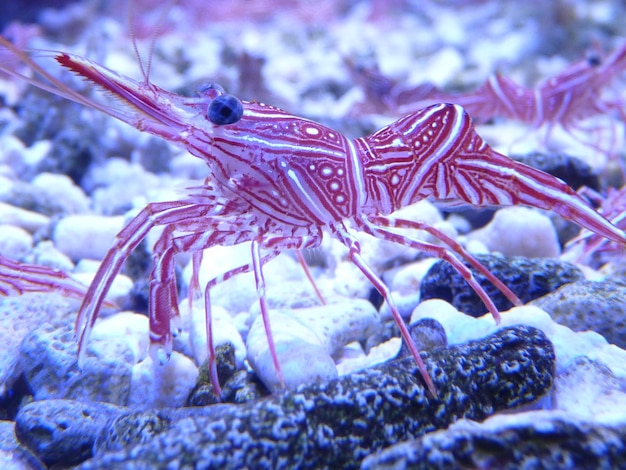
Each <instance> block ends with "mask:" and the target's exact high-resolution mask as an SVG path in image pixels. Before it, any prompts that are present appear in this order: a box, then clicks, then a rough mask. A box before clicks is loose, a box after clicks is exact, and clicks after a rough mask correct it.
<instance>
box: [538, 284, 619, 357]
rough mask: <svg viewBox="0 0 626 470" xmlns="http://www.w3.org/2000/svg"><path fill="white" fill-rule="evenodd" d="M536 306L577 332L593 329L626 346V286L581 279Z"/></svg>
mask: <svg viewBox="0 0 626 470" xmlns="http://www.w3.org/2000/svg"><path fill="white" fill-rule="evenodd" d="M533 305H536V306H537V307H539V308H541V309H543V310H545V311H546V312H548V313H549V314H550V315H551V316H552V319H553V320H554V321H555V322H557V323H560V324H561V325H565V326H567V327H569V328H571V329H572V330H574V331H585V330H593V331H595V332H596V333H599V334H601V335H602V336H604V338H605V339H606V340H607V341H608V342H609V343H613V344H615V345H617V346H619V347H620V348H625V347H626V285H624V284H621V283H618V282H613V281H602V282H596V281H579V282H574V283H572V284H567V285H564V286H562V287H560V288H559V289H558V290H556V291H554V292H552V293H550V294H548V295H545V296H544V297H541V298H540V299H537V300H535V301H534V302H533Z"/></svg>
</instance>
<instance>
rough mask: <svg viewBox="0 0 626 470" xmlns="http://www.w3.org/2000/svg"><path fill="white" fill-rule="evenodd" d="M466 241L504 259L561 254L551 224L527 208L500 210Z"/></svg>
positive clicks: (543, 216) (549, 256)
mask: <svg viewBox="0 0 626 470" xmlns="http://www.w3.org/2000/svg"><path fill="white" fill-rule="evenodd" d="M468 238H470V239H476V240H479V241H482V242H483V243H484V244H485V245H486V246H487V248H489V250H491V251H492V252H499V253H502V254H503V255H505V256H526V257H531V258H534V257H546V258H553V257H557V256H559V255H560V254H561V247H560V245H559V240H558V237H557V233H556V229H555V228H554V225H553V224H552V221H551V220H550V219H549V218H548V217H547V216H546V215H544V214H542V213H540V212H538V211H537V210H534V209H529V208H527V207H507V208H504V209H500V210H499V211H497V212H496V214H495V215H494V218H493V220H492V221H491V222H490V223H489V224H487V225H486V226H485V227H483V228H482V229H479V230H476V231H474V232H473V233H472V234H470V235H468Z"/></svg>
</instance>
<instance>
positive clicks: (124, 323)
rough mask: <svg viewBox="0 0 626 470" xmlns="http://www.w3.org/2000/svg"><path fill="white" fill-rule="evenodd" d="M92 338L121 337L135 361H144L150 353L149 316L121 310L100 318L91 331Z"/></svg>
mask: <svg viewBox="0 0 626 470" xmlns="http://www.w3.org/2000/svg"><path fill="white" fill-rule="evenodd" d="M90 338H91V339H93V340H97V339H102V340H107V339H110V338H120V339H123V340H124V341H126V343H127V344H128V347H129V348H130V350H131V351H132V352H133V354H134V357H135V363H138V362H140V361H143V360H144V359H145V358H146V356H147V354H148V346H149V343H150V331H149V326H148V317H147V316H145V315H140V314H138V313H133V312H119V313H116V314H114V315H111V316H110V317H107V318H98V320H97V321H96V324H95V325H94V327H93V330H92V331H91V337H90Z"/></svg>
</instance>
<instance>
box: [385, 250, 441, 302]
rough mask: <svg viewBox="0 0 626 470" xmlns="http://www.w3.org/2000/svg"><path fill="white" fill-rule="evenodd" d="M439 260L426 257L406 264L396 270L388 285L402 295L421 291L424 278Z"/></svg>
mask: <svg viewBox="0 0 626 470" xmlns="http://www.w3.org/2000/svg"><path fill="white" fill-rule="evenodd" d="M438 261H439V260H438V259H437V258H425V259H423V260H420V261H415V262H413V263H409V264H405V265H404V266H402V267H401V268H399V269H398V270H397V271H396V274H395V275H394V277H393V280H392V281H391V282H390V283H389V286H388V287H389V288H390V289H392V290H393V291H395V292H398V293H399V294H402V295H413V294H415V293H416V292H419V290H420V285H421V283H422V279H423V278H424V276H426V273H428V270H429V269H430V268H431V267H432V265H433V264H435V263H436V262H438Z"/></svg>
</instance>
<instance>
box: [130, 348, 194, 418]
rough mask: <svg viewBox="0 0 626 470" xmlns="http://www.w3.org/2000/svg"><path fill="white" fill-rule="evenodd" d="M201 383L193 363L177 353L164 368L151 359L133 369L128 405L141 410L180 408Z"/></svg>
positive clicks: (173, 353) (174, 353)
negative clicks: (197, 384) (198, 382)
mask: <svg viewBox="0 0 626 470" xmlns="http://www.w3.org/2000/svg"><path fill="white" fill-rule="evenodd" d="M197 381H198V368H197V367H196V365H195V364H194V363H193V361H192V360H191V359H189V358H187V357H185V356H183V355H182V354H180V353H178V352H176V351H174V352H172V355H171V357H170V359H169V361H167V362H165V363H164V364H159V363H154V362H153V361H152V358H151V357H150V356H147V357H146V358H145V359H144V360H143V361H142V362H140V363H139V364H137V365H135V366H134V367H133V371H132V376H131V381H130V393H129V397H128V405H129V406H130V407H132V408H136V409H139V410H148V409H158V408H180V407H182V406H185V404H186V403H187V398H188V397H189V394H190V393H191V391H192V390H193V388H194V387H195V386H196V383H197Z"/></svg>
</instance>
